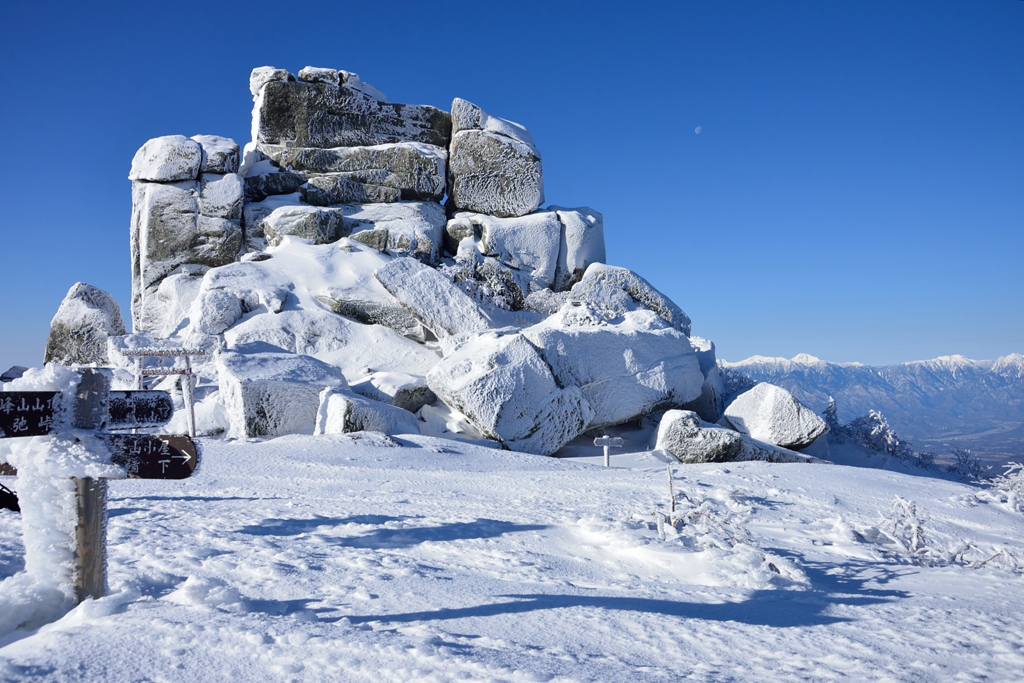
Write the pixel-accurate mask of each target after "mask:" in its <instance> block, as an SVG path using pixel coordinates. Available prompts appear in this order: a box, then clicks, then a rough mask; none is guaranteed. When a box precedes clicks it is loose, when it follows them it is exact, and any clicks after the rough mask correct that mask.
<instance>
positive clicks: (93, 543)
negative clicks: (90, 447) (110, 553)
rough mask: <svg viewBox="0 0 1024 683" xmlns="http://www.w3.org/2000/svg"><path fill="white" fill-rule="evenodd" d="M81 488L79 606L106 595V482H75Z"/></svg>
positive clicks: (77, 564)
mask: <svg viewBox="0 0 1024 683" xmlns="http://www.w3.org/2000/svg"><path fill="white" fill-rule="evenodd" d="M72 481H74V482H75V486H76V487H77V488H78V495H77V498H78V523H77V525H76V527H75V540H76V547H75V577H74V581H75V595H76V596H77V599H78V602H82V601H83V600H85V599H86V598H94V599H95V598H102V597H103V596H104V595H106V592H107V480H106V479H92V478H91V477H86V478H84V479H73V480H72Z"/></svg>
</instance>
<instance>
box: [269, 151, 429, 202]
mask: <svg viewBox="0 0 1024 683" xmlns="http://www.w3.org/2000/svg"><path fill="white" fill-rule="evenodd" d="M259 150H260V151H261V152H263V153H264V154H265V155H267V157H269V158H270V159H271V160H273V161H274V163H275V164H277V165H278V166H279V167H281V168H282V169H284V170H285V171H287V172H291V173H295V174H302V175H304V176H306V177H308V178H309V182H310V185H311V186H314V187H315V186H316V185H315V184H314V179H315V178H320V179H321V180H320V181H319V184H320V185H321V186H322V185H325V184H326V183H327V182H328V181H330V180H334V181H335V184H340V182H341V181H348V182H350V183H354V184H358V185H365V186H367V188H366V189H365V190H364V192H366V193H372V192H376V193H378V194H382V193H384V192H385V191H388V190H390V191H391V192H392V193H393V194H394V196H395V197H396V198H397V199H406V200H411V199H422V200H431V201H439V200H440V199H442V198H443V197H444V193H445V177H446V176H445V170H446V166H447V164H448V151H447V150H446V149H444V148H441V147H437V146H434V145H428V144H422V143H414V142H404V143H396V144H386V145H374V146H372V147H335V148H328V149H322V148H316V147H295V146H290V145H260V146H259ZM374 188H382V189H379V190H378V189H374ZM268 194H281V193H279V192H278V193H273V192H268ZM307 197H313V198H316V195H313V194H311V193H310V192H309V191H308V190H307ZM323 199H325V200H326V199H328V197H323ZM307 201H308V199H307ZM365 201H366V200H358V199H357V200H345V199H342V200H340V201H334V202H332V203H333V204H352V203H363V202H365ZM392 201H394V200H392Z"/></svg>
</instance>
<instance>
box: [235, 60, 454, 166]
mask: <svg viewBox="0 0 1024 683" xmlns="http://www.w3.org/2000/svg"><path fill="white" fill-rule="evenodd" d="M286 73H287V72H286ZM286 78H287V77H284V76H281V74H280V72H279V71H278V70H274V71H270V72H268V71H261V72H260V74H256V73H255V72H254V74H253V78H252V79H251V80H250V84H251V85H252V86H254V88H255V89H256V93H255V96H254V97H255V106H254V108H253V125H252V128H253V140H254V141H256V142H257V143H259V144H263V145H289V146H296V147H322V148H330V147H361V146H373V145H381V144H388V143H395V142H422V143H426V144H428V145H435V146H437V147H443V148H445V147H447V146H448V141H449V139H450V138H451V117H450V116H449V115H448V114H447V113H446V112H444V111H441V110H440V109H436V108H434V107H429V106H421V105H411V104H391V103H388V102H382V101H380V100H378V99H375V98H374V97H372V96H370V95H368V94H367V92H366V90H365V89H363V88H356V87H353V86H352V84H350V82H349V81H348V80H347V81H346V82H345V83H340V82H339V83H338V84H337V85H335V84H333V83H325V82H303V81H295V80H287V79H286Z"/></svg>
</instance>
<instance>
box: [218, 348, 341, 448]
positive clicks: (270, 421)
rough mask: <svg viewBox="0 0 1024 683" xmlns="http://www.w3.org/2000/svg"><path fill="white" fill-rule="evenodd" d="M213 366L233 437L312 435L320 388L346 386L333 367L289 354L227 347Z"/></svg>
mask: <svg viewBox="0 0 1024 683" xmlns="http://www.w3.org/2000/svg"><path fill="white" fill-rule="evenodd" d="M217 369H218V371H219V375H220V395H221V400H222V402H223V404H224V407H225V408H226V409H227V412H228V416H229V418H230V420H231V429H230V431H229V433H228V436H229V437H231V438H246V437H269V436H280V435H281V434H311V433H313V430H314V428H315V426H316V418H317V410H318V408H319V407H320V392H321V391H323V390H324V389H344V388H346V387H347V386H348V384H347V383H346V382H345V377H344V375H342V374H341V371H340V370H338V369H337V368H335V367H332V366H330V365H328V364H326V363H323V362H321V361H318V360H317V359H315V358H310V357H309V356H300V355H295V354H290V353H254V354H241V353H233V352H230V351H228V352H224V353H221V354H220V355H218V357H217Z"/></svg>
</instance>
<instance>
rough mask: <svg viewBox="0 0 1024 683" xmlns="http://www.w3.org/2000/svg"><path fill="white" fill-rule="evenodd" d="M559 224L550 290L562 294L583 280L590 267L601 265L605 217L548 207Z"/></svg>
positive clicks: (585, 211) (588, 209)
mask: <svg viewBox="0 0 1024 683" xmlns="http://www.w3.org/2000/svg"><path fill="white" fill-rule="evenodd" d="M551 210H554V211H556V212H557V214H558V221H559V222H560V223H561V224H562V229H561V245H560V246H559V249H558V262H557V264H556V266H555V278H554V284H553V286H552V289H554V290H555V291H556V292H563V291H565V290H568V289H570V288H571V287H572V286H573V285H574V284H576V283H577V282H579V281H580V280H581V279H582V278H583V273H584V272H586V270H587V268H588V267H589V266H590V264H591V263H604V262H605V259H606V253H605V247H604V216H602V215H601V214H600V213H598V212H597V211H594V210H593V209H590V208H587V207H582V208H579V209H563V208H561V207H558V206H549V207H548V211H551Z"/></svg>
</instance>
